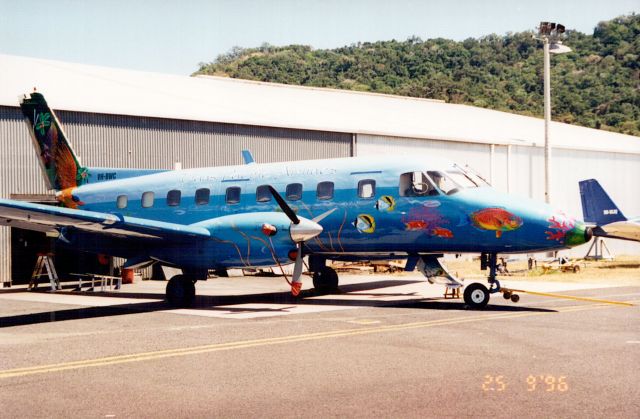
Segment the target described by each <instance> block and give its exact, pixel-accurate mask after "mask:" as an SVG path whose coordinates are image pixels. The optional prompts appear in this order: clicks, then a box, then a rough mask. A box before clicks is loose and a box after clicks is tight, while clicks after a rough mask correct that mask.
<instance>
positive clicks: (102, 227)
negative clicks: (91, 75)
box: [0, 92, 592, 308]
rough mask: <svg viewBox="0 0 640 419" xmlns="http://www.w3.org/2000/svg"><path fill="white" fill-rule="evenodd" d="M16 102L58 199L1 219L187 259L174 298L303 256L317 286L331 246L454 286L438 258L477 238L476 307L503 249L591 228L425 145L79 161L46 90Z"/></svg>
mask: <svg viewBox="0 0 640 419" xmlns="http://www.w3.org/2000/svg"><path fill="white" fill-rule="evenodd" d="M20 106H21V108H22V112H23V114H24V116H25V118H26V121H27V125H28V127H29V131H30V133H31V135H32V138H33V141H34V145H35V146H36V147H35V148H36V151H37V153H38V156H39V161H40V164H41V166H42V170H43V173H44V178H45V181H46V183H47V185H48V186H49V188H51V189H55V190H56V191H57V192H56V197H57V200H58V201H59V204H60V205H59V206H47V205H40V204H34V203H25V202H18V201H14V200H8V199H3V200H0V220H3V221H4V223H5V225H8V226H15V227H19V228H25V229H31V230H38V231H45V232H47V233H48V234H49V235H50V236H52V235H53V236H57V243H58V244H59V245H60V246H66V247H68V248H71V249H75V250H77V251H83V252H91V253H100V254H106V255H113V256H119V257H122V258H126V259H127V262H126V264H125V265H124V267H125V268H136V267H141V266H148V265H149V264H152V263H161V264H163V265H167V266H173V267H178V268H181V269H182V272H183V273H182V274H181V275H176V276H174V277H173V278H171V279H170V280H169V282H168V284H167V290H166V294H167V300H168V301H169V303H170V304H172V305H174V306H188V305H190V304H192V302H193V301H194V296H195V286H194V284H195V282H196V281H197V280H204V279H206V278H207V274H208V271H209V270H211V269H226V268H246V267H261V266H276V265H281V264H283V263H288V262H291V261H294V263H295V264H294V270H293V274H292V281H291V286H292V292H293V293H294V295H297V293H299V291H300V285H301V282H300V281H301V279H300V278H301V273H302V268H303V256H308V257H309V270H310V271H311V272H313V284H314V286H315V288H316V291H317V292H320V293H327V292H332V291H334V290H336V288H337V286H338V276H337V274H336V272H335V271H334V270H333V269H332V268H330V267H328V266H326V262H327V260H341V261H354V260H374V259H402V258H404V259H406V260H407V263H406V270H409V271H412V270H414V269H415V268H416V267H417V268H418V269H419V270H420V271H421V272H422V273H423V274H424V275H425V276H427V278H428V279H429V280H430V282H435V281H436V280H438V281H439V282H443V281H444V282H445V283H446V284H447V285H448V286H450V287H460V286H461V285H462V284H461V283H460V282H459V281H457V280H456V278H454V277H453V276H452V275H450V274H449V273H448V272H447V270H446V268H445V267H444V266H442V265H441V264H440V262H439V260H438V258H439V257H441V256H442V254H443V253H464V252H471V253H480V254H481V265H482V268H483V269H486V268H487V267H488V268H489V275H488V281H489V285H490V287H489V288H487V287H486V286H485V285H483V284H481V283H473V284H470V285H468V286H467V287H465V291H464V301H465V302H466V304H467V305H469V306H470V307H472V308H482V307H484V306H485V305H486V304H487V303H488V301H489V298H490V294H492V293H496V292H499V291H500V290H501V288H500V283H499V282H498V281H497V280H496V266H497V263H496V260H497V256H496V255H497V254H498V253H501V254H502V253H529V252H540V251H553V250H558V249H563V248H567V247H571V246H576V245H580V244H583V243H585V242H587V241H589V240H590V239H591V235H592V233H591V230H590V229H589V228H587V227H586V226H585V225H584V223H582V222H580V221H576V220H575V219H573V218H571V217H569V216H567V215H566V214H565V213H563V212H562V211H558V210H556V209H554V208H553V207H551V206H549V205H546V204H543V203H539V202H535V201H533V200H529V199H521V198H515V197H513V196H510V195H507V194H504V193H500V192H498V191H496V190H494V189H493V188H491V187H490V186H489V185H488V184H487V183H486V182H484V181H483V180H482V179H481V178H480V177H479V176H477V175H475V174H474V173H472V172H470V171H469V170H467V169H465V168H463V167H461V166H459V165H457V164H455V163H452V162H450V161H448V160H445V159H442V158H439V157H435V156H433V155H430V154H420V155H413V156H398V157H393V156H386V155H385V156H378V157H354V158H341V159H326V160H310V161H294V162H282V163H265V164H258V163H256V162H254V161H253V158H252V157H251V155H250V153H248V152H245V153H244V157H245V163H246V164H244V165H238V166H229V167H211V168H199V169H188V170H173V171H171V170H164V171H163V170H153V171H150V170H136V169H117V168H98V167H84V166H82V165H81V164H80V161H79V160H78V158H77V156H76V155H75V153H74V152H73V149H72V148H71V145H70V143H69V141H68V140H67V137H66V135H65V133H64V131H63V129H62V125H61V124H60V122H59V120H58V119H57V118H56V116H55V114H54V113H53V111H52V110H51V109H50V108H49V106H48V105H47V103H46V101H45V99H44V97H43V95H42V94H40V93H36V92H34V93H31V94H30V95H29V96H26V95H25V97H24V98H23V99H22V100H21V103H20ZM508 295H509V294H508V293H507V292H505V293H504V296H505V298H509V297H508ZM515 297H517V296H515ZM515 297H512V300H513V301H517V299H515Z"/></svg>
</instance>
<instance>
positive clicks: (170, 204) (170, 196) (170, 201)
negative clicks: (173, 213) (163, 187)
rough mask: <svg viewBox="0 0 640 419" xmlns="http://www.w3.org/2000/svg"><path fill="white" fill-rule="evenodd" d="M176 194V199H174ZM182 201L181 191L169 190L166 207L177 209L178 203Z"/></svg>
mask: <svg viewBox="0 0 640 419" xmlns="http://www.w3.org/2000/svg"><path fill="white" fill-rule="evenodd" d="M176 192H177V199H176V197H175V195H176ZM181 201H182V191H181V190H180V189H171V190H170V191H168V192H167V201H166V202H167V206H168V207H178V206H180V202H181Z"/></svg>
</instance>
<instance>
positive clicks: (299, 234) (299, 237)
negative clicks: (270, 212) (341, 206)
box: [289, 217, 322, 243]
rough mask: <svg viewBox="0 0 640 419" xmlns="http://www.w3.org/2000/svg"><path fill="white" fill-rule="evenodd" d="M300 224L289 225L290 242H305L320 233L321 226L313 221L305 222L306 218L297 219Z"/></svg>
mask: <svg viewBox="0 0 640 419" xmlns="http://www.w3.org/2000/svg"><path fill="white" fill-rule="evenodd" d="M298 218H299V219H300V222H299V223H298V224H293V223H291V227H290V228H289V234H290V235H291V240H293V241H294V242H296V243H301V242H305V241H307V240H311V239H312V238H314V237H317V236H318V235H319V234H320V233H322V226H321V225H320V224H318V223H316V222H314V221H311V220H307V219H306V218H302V217H298Z"/></svg>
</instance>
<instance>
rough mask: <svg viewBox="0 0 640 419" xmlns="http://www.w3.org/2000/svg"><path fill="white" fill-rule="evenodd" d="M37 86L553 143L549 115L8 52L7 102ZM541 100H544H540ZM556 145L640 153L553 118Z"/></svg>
mask: <svg viewBox="0 0 640 419" xmlns="http://www.w3.org/2000/svg"><path fill="white" fill-rule="evenodd" d="M34 86H35V87H37V89H38V91H39V92H41V93H43V94H44V95H45V97H46V98H47V101H48V102H49V104H50V105H51V107H52V108H53V109H61V110H72V111H80V112H95V113H105V114H118V115H135V116H146V117H156V118H171V119H184V120H195V121H210V122H224V123H235V124H246V125H262V126H270V127H282V128H295V129H307V130H320V131H335V132H345V133H355V134H373V135H386V136H395V137H410V138H427V139H436V140H447V141H462V142H474V143H488V144H514V145H535V146H543V144H544V122H543V120H542V119H539V118H533V117H527V116H522V115H515V114H510V113H506V112H499V111H493V110H488V109H483V108H477V107H473V106H467V105H457V104H450V103H445V102H441V101H434V100H428V99H416V98H408V97H401V96H391V95H382V94H372V93H362V92H354V91H347V90H333V89H320V88H310V87H299V86H289V85H282V84H274V83H262V82H253V81H246V80H238V79H230V78H223V77H208V76H207V77H188V76H176V75H168V74H159V73H148V72H141V71H132V70H122V69H115V68H109V67H99V66H93V65H86V64H76V63H68V62H61V61H52V60H44V59H37V58H27V57H18V56H11V55H2V54H0V105H6V106H17V104H18V97H20V96H21V95H22V94H24V93H28V92H31V91H32V90H33V88H34ZM541 106H542V104H541ZM551 138H552V144H553V146H554V147H561V148H570V149H587V150H596V151H608V152H622V153H633V154H640V138H639V137H634V136H630V135H623V134H617V133H612V132H608V131H603V130H596V129H590V128H584V127H579V126H575V125H569V124H563V123H558V122H553V123H552V125H551Z"/></svg>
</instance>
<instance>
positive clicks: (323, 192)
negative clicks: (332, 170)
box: [316, 182, 333, 200]
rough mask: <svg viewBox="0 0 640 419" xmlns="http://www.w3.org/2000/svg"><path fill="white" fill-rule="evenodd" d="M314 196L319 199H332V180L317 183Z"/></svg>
mask: <svg viewBox="0 0 640 419" xmlns="http://www.w3.org/2000/svg"><path fill="white" fill-rule="evenodd" d="M316 197H317V198H318V199H321V200H326V199H333V182H320V183H318V187H317V188H316Z"/></svg>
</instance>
